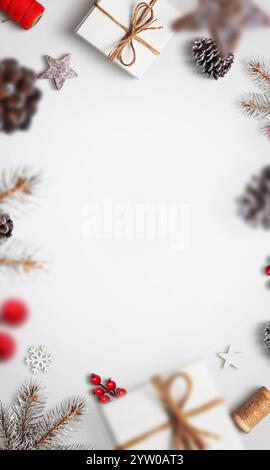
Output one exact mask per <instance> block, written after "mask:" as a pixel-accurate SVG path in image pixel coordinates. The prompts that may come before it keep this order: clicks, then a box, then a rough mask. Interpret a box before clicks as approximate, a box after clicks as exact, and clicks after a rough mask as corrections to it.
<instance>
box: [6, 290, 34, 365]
mask: <svg viewBox="0 0 270 470" xmlns="http://www.w3.org/2000/svg"><path fill="white" fill-rule="evenodd" d="M28 313H29V311H28V307H27V305H26V304H25V302H23V301H22V300H19V299H8V300H6V301H5V302H4V303H3V304H2V306H1V308H0V322H1V323H4V324H5V325H8V326H19V325H22V324H23V323H24V322H25V320H26V319H27V317H28ZM15 351H16V341H15V339H14V338H13V336H12V335H10V334H9V333H6V332H4V331H0V361H4V360H7V359H10V358H11V357H12V356H13V354H14V353H15Z"/></svg>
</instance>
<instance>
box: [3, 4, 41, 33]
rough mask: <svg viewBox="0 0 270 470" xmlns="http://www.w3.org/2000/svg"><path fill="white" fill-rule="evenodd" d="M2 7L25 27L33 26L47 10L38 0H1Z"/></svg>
mask: <svg viewBox="0 0 270 470" xmlns="http://www.w3.org/2000/svg"><path fill="white" fill-rule="evenodd" d="M0 9H1V10H3V11H4V12H5V13H6V14H7V15H8V16H9V17H10V18H11V19H12V20H14V21H16V23H19V24H20V25H21V26H22V27H23V28H24V29H30V28H32V26H34V25H35V24H36V23H37V22H38V20H39V19H40V18H41V16H42V15H43V12H44V10H45V8H44V7H43V6H42V5H41V4H40V3H38V2H37V1H36V0H0Z"/></svg>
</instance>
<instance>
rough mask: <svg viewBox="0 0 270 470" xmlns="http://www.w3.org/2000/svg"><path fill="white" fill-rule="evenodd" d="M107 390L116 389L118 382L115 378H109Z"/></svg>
mask: <svg viewBox="0 0 270 470" xmlns="http://www.w3.org/2000/svg"><path fill="white" fill-rule="evenodd" d="M105 386H106V388H107V390H114V389H115V388H116V383H115V382H114V380H111V379H109V380H107V382H106V384H105Z"/></svg>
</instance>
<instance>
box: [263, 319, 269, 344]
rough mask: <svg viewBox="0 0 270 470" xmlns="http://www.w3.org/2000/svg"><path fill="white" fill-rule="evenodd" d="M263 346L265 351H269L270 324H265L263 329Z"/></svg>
mask: <svg viewBox="0 0 270 470" xmlns="http://www.w3.org/2000/svg"><path fill="white" fill-rule="evenodd" d="M264 344H265V346H266V347H267V349H270V323H267V325H266V327H265V329H264Z"/></svg>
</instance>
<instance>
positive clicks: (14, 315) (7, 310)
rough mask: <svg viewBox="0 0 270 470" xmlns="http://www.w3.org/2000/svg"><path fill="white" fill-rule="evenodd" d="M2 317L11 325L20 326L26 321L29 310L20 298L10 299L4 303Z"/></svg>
mask: <svg viewBox="0 0 270 470" xmlns="http://www.w3.org/2000/svg"><path fill="white" fill-rule="evenodd" d="M1 310H2V312H1V318H2V320H3V321H4V322H5V323H6V324H7V325H9V326H19V325H21V324H22V323H24V322H25V320H26V319H27V317H28V314H29V310H28V306H27V305H26V303H25V302H23V301H22V300H20V299H8V300H6V301H5V302H4V303H3V305H2V309H1Z"/></svg>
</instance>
